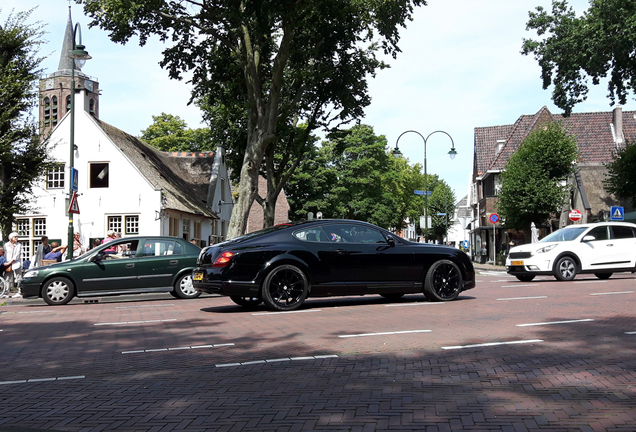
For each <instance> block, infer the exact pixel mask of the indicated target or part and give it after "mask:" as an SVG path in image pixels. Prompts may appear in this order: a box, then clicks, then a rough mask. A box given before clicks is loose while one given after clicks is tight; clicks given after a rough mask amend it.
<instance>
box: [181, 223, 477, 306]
mask: <svg viewBox="0 0 636 432" xmlns="http://www.w3.org/2000/svg"><path fill="white" fill-rule="evenodd" d="M193 283H194V287H195V288H196V289H197V290H200V291H203V292H207V293H214V294H222V295H226V296H230V298H231V299H232V300H233V301H234V302H235V303H237V304H239V305H241V306H245V307H254V306H256V305H258V304H260V303H261V302H264V303H265V305H266V306H267V307H268V308H269V309H271V310H282V311H288V310H294V309H297V308H298V307H300V306H301V305H302V304H303V302H304V301H305V299H306V298H307V297H328V296H347V295H365V294H380V295H382V296H384V297H386V298H389V299H397V298H400V297H401V296H403V295H404V294H409V293H424V294H425V295H426V297H427V298H428V299H429V300H431V301H449V300H454V299H456V298H457V296H458V295H459V294H460V293H461V292H462V291H464V290H467V289H470V288H473V287H474V286H475V270H474V268H473V265H472V263H471V262H470V260H469V259H468V257H467V255H466V254H465V253H464V252H462V251H460V250H458V249H455V248H452V247H448V246H441V245H433V244H423V243H414V242H410V241H407V240H404V239H402V238H400V237H398V236H396V235H394V234H392V233H390V232H389V231H386V230H384V229H382V228H379V227H377V226H375V225H372V224H369V223H365V222H360V221H353V220H327V219H320V220H313V221H304V222H298V223H292V224H284V225H279V226H274V227H271V228H266V229H264V230H261V231H257V232H254V233H250V234H247V235H244V236H242V237H238V238H235V239H232V240H229V241H226V242H224V243H220V244H217V245H213V246H209V247H207V248H205V249H203V250H202V251H201V254H200V255H199V259H198V261H197V268H196V269H195V270H194V277H193Z"/></svg>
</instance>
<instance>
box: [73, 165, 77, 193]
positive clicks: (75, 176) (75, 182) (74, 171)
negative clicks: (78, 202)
mask: <svg viewBox="0 0 636 432" xmlns="http://www.w3.org/2000/svg"><path fill="white" fill-rule="evenodd" d="M77 183H78V180H77V170H76V169H75V168H71V189H73V190H74V191H75V192H77Z"/></svg>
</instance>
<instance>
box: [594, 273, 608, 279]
mask: <svg viewBox="0 0 636 432" xmlns="http://www.w3.org/2000/svg"><path fill="white" fill-rule="evenodd" d="M612 275H613V273H594V276H596V277H597V278H599V279H609V278H611V277H612Z"/></svg>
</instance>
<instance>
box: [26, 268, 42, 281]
mask: <svg viewBox="0 0 636 432" xmlns="http://www.w3.org/2000/svg"><path fill="white" fill-rule="evenodd" d="M38 273H39V271H38V270H29V271H28V272H26V273H25V274H24V279H28V278H33V277H36V276H37V275H38Z"/></svg>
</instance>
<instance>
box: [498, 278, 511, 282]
mask: <svg viewBox="0 0 636 432" xmlns="http://www.w3.org/2000/svg"><path fill="white" fill-rule="evenodd" d="M510 279H512V278H510ZM510 279H499V280H496V281H495V282H510Z"/></svg>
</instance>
